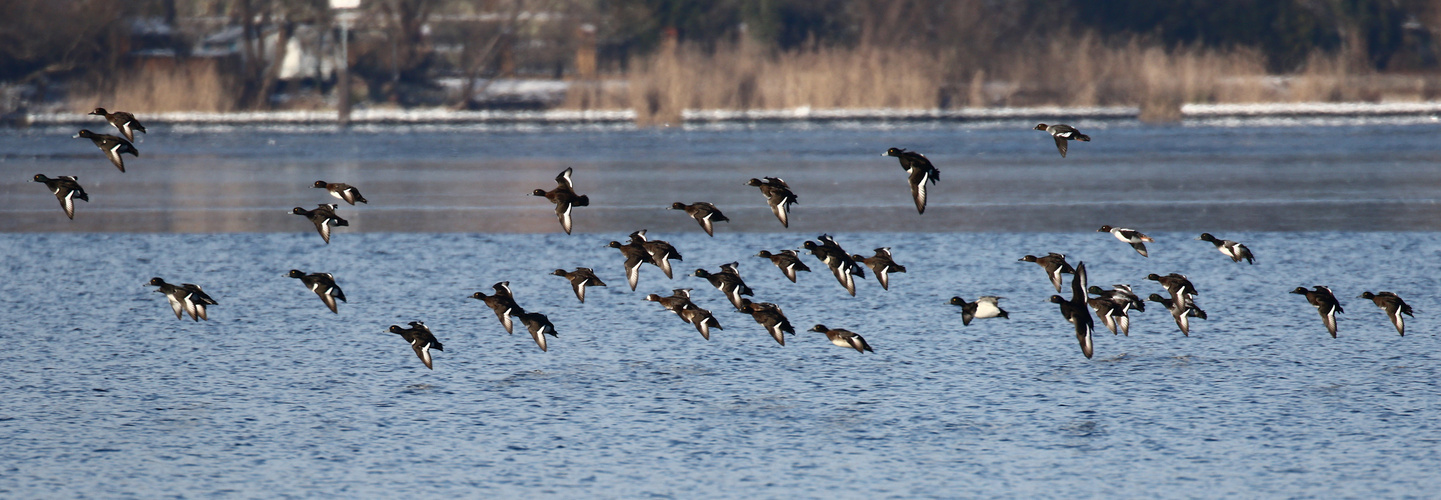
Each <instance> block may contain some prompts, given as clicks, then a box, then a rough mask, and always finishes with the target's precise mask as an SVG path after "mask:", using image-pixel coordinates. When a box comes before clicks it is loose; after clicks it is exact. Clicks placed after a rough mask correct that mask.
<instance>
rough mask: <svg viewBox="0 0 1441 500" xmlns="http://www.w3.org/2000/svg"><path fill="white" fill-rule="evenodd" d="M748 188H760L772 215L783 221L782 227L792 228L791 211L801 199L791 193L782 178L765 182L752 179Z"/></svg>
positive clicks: (770, 178)
mask: <svg viewBox="0 0 1441 500" xmlns="http://www.w3.org/2000/svg"><path fill="white" fill-rule="evenodd" d="M745 185H747V186H754V187H758V188H760V190H761V195H762V196H765V197H766V205H769V206H770V207H771V213H773V214H775V215H776V219H778V220H780V221H781V227H791V221H790V209H791V205H794V204H796V202H797V201H798V200H799V199H800V198H797V197H796V194H795V193H793V192H791V187H790V186H789V185H787V184H786V181H785V180H784V179H781V178H780V177H766V178H765V180H764V181H763V180H760V179H751V180H748V181H746V184H745Z"/></svg>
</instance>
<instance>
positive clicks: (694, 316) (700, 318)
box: [676, 307, 725, 340]
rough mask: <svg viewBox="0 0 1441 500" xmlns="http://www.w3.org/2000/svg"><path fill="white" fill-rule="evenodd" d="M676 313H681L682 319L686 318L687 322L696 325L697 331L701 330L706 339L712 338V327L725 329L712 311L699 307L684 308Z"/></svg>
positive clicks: (701, 334)
mask: <svg viewBox="0 0 1441 500" xmlns="http://www.w3.org/2000/svg"><path fill="white" fill-rule="evenodd" d="M676 314H679V315H680V319H682V320H684V321H685V322H686V323H690V324H691V325H694V326H695V331H697V332H700V336H701V337H702V338H705V339H706V340H710V329H711V328H715V329H717V330H724V329H725V328H721V324H720V321H717V320H716V319H715V315H712V314H711V312H710V311H707V310H705V309H701V308H699V307H695V308H691V309H682V310H680V312H677V313H676Z"/></svg>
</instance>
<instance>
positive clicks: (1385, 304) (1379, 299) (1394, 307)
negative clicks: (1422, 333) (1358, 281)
mask: <svg viewBox="0 0 1441 500" xmlns="http://www.w3.org/2000/svg"><path fill="white" fill-rule="evenodd" d="M1357 298H1361V299H1367V300H1370V301H1371V302H1373V303H1375V304H1376V307H1379V308H1381V309H1382V310H1384V311H1386V317H1387V318H1391V324H1392V325H1395V326H1396V333H1399V334H1401V336H1402V337H1405V336H1406V320H1404V319H1402V318H1401V315H1402V314H1405V315H1407V316H1411V317H1413V318H1414V317H1416V315H1414V314H1411V306H1409V305H1406V301H1404V300H1401V296H1399V295H1396V294H1395V293H1392V292H1376V293H1375V294H1372V293H1371V292H1362V293H1361V295H1360V296H1359V297H1357Z"/></svg>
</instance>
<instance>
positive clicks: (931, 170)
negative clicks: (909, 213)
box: [881, 148, 941, 213]
mask: <svg viewBox="0 0 1441 500" xmlns="http://www.w3.org/2000/svg"><path fill="white" fill-rule="evenodd" d="M881 156H894V157H896V158H897V159H899V160H900V161H901V169H902V170H905V171H906V174H908V175H909V176H910V177H909V178H908V179H907V181H908V182H910V184H911V199H913V200H915V202H916V211H917V212H920V213H926V183H927V181H929V182H930V183H931V184H935V183H936V181H938V180H940V179H941V171H940V170H936V167H935V166H934V165H931V160H928V159H926V155H923V154H920V153H917V152H915V151H906V150H904V149H901V148H890V149H887V150H886V152H884V153H881Z"/></svg>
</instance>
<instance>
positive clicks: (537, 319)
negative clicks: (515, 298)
mask: <svg viewBox="0 0 1441 500" xmlns="http://www.w3.org/2000/svg"><path fill="white" fill-rule="evenodd" d="M516 318H517V319H520V322H521V324H523V325H525V329H526V330H529V331H530V338H532V339H535V345H537V346H540V351H541V352H548V351H549V350H550V346H549V345H548V344H547V343H546V339H545V336H546V335H550V336H552V337H555V338H560V334H558V333H557V332H556V331H555V324H553V323H551V322H550V318H547V317H546V316H545V315H544V314H541V313H538V312H525V311H521V313H520V314H517V315H516Z"/></svg>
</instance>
